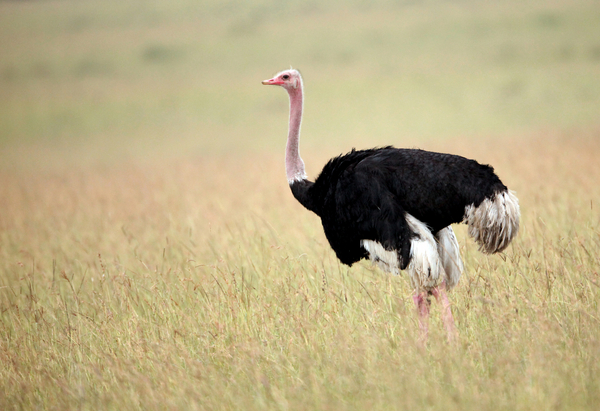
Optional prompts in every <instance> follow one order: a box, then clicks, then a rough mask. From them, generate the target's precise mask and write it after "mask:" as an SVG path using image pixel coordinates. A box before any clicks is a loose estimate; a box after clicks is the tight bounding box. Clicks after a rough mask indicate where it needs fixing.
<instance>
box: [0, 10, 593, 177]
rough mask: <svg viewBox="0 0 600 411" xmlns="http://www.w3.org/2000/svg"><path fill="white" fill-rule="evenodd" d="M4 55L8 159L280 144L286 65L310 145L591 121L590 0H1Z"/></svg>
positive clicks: (148, 158) (191, 152)
mask: <svg viewBox="0 0 600 411" xmlns="http://www.w3.org/2000/svg"><path fill="white" fill-rule="evenodd" d="M0 56H1V57H0V153H1V155H0V167H2V168H3V169H19V168H23V169H34V170H35V169H38V168H48V167H49V168H53V167H56V166H63V165H65V164H66V165H76V164H78V165H85V164H112V163H119V162H122V161H141V162H153V161H162V160H164V159H173V158H175V159H177V158H181V157H186V156H188V157H189V156H194V157H197V156H219V155H223V154H224V153H228V152H233V153H241V154H245V153H259V152H262V153H264V152H277V153H283V147H284V141H285V136H286V131H287V110H288V102H287V96H285V93H284V92H283V91H282V90H274V89H272V88H267V87H263V86H262V85H261V84H260V82H261V80H263V79H266V78H270V77H271V76H272V75H273V74H275V73H276V72H277V71H279V70H282V69H285V68H288V67H290V66H293V67H294V68H298V69H300V70H301V71H302V73H303V75H304V78H305V84H306V93H307V96H306V102H305V121H304V124H303V137H302V139H303V140H302V143H301V144H302V145H303V147H304V148H306V149H307V150H312V151H316V150H320V149H321V148H323V147H327V148H328V149H330V150H331V152H332V153H336V152H338V151H345V150H348V149H349V148H350V147H352V146H357V147H366V146H377V145H384V144H385V145H387V144H393V145H396V146H408V147H411V146H420V147H422V146H424V147H425V148H426V147H427V145H428V144H429V142H431V141H440V140H448V139H452V138H457V137H460V138H461V139H462V138H478V139H485V138H494V139H498V138H504V137H506V136H509V135H510V136H520V135H530V134H531V133H534V134H535V133H540V132H541V133H544V132H545V131H547V130H553V131H555V130H558V131H559V132H560V131H564V130H566V131H574V130H575V131H577V130H581V129H597V127H598V124H599V123H600V121H599V113H600V3H598V1H592V0H549V1H543V2H540V1H523V0H518V1H517V0H499V1H493V2H491V1H485V2H484V1H479V0H454V1H444V0H439V1H435V0H432V1H419V0H412V1H387V0H371V1H362V0H351V1H329V2H323V1H305V0H303V1H294V0H290V1H281V0H278V1H275V0H254V1H235V0H234V1H222V0H219V1H216V0H215V1H212V0H204V1H188V0H170V1H166V0H156V1H135V0H132V1H126V2H123V1H113V0H103V1H91V0H90V1H79V0H77V1H76V0H53V1H1V2H0ZM309 171H310V170H309ZM314 172H316V170H313V172H312V173H309V174H311V175H313V174H314Z"/></svg>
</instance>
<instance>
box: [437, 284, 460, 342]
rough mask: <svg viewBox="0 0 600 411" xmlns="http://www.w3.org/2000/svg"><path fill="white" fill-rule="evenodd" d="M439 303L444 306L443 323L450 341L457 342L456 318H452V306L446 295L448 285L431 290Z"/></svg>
mask: <svg viewBox="0 0 600 411" xmlns="http://www.w3.org/2000/svg"><path fill="white" fill-rule="evenodd" d="M431 294H433V295H434V297H435V299H436V300H437V301H438V303H441V304H442V321H443V323H444V327H445V328H446V332H447V333H448V341H450V342H452V341H454V340H456V327H455V326H454V317H453V316H452V306H451V304H450V300H449V299H448V294H447V293H446V284H445V283H442V284H441V285H439V286H438V287H435V288H434V289H433V290H431Z"/></svg>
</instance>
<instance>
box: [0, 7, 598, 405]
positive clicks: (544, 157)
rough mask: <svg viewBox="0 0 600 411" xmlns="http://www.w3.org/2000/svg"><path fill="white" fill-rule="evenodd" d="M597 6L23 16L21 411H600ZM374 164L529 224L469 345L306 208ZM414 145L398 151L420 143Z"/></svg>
mask: <svg viewBox="0 0 600 411" xmlns="http://www.w3.org/2000/svg"><path fill="white" fill-rule="evenodd" d="M599 19H600V10H599V9H598V7H597V5H596V4H595V3H594V2H587V1H577V2H562V1H555V2H548V3H546V4H544V5H539V4H537V3H533V2H531V3H529V2H519V3H518V7H516V3H514V2H510V1H502V2H496V3H494V4H480V3H479V2H471V1H463V2H452V3H447V2H424V3H419V2H415V3H411V4H404V5H396V4H393V3H387V2H384V1H381V2H375V3H369V4H366V3H365V4H362V3H360V2H354V3H341V2H333V3H328V4H327V5H325V4H321V3H314V4H311V3H305V2H290V3H280V2H269V1H264V2H258V1H257V2H253V3H236V2H230V3H222V2H214V3H213V2H210V1H207V2H203V3H200V4H198V3H194V2H185V1H178V2H154V3H152V4H145V3H135V2H126V3H123V2H102V3H100V2H91V1H90V2H83V3H82V2H73V1H51V2H0V38H3V39H4V40H3V42H2V43H0V52H1V54H2V60H1V61H0V150H1V153H2V154H1V155H0V210H2V211H1V212H0V312H1V314H0V408H1V409H7V410H10V409H149V410H152V409H214V410H218V409H332V410H333V409H335V410H352V409H365V408H370V409H373V410H379V409H386V410H387V409H417V408H426V409H432V410H433V409H449V410H452V409H456V410H465V409H477V410H488V409H489V410H498V409H500V410H504V409H511V410H529V409H570V410H587V409H595V408H596V404H598V402H599V400H600V379H599V377H600V375H599V374H600V366H599V364H600V348H599V347H600V331H599V330H600V327H599V326H598V325H599V324H598V322H599V321H600V312H599V311H600V310H599V307H598V304H599V301H600V293H599V287H600V282H599V281H600V278H599V276H600V275H599V272H600V262H599V260H598V255H600V219H599V218H598V215H599V214H598V207H599V203H600V201H599V200H600V189H599V188H598V186H597V182H598V181H599V180H600V166H599V165H598V162H597V157H598V153H600V138H599V136H600V131H599V128H598V122H597V113H598V109H599V108H600V93H599V91H600V90H599V89H598V87H599V83H598V81H597V78H598V74H599V71H600V66H599V64H600V59H599V58H598V44H599V43H598V40H597V39H598V38H600V37H599V36H598V35H597V34H598V27H600V26H599V25H598V21H599ZM290 63H292V64H293V65H294V66H298V67H299V68H300V69H301V70H303V73H304V76H305V80H306V83H307V93H308V94H307V101H306V110H305V111H306V119H305V123H304V125H303V141H302V145H303V147H302V153H303V155H304V157H305V160H306V163H307V169H308V172H309V174H310V175H313V176H314V175H315V174H316V173H317V172H318V170H319V167H320V166H321V165H322V164H323V163H324V162H325V161H326V160H327V158H329V157H331V156H333V155H335V154H338V153H339V152H340V151H344V150H348V149H349V148H350V147H352V146H358V147H367V146H374V145H382V144H390V143H392V144H395V145H397V146H419V147H423V148H427V149H431V150H436V151H446V152H452V153H457V154H461V155H464V156H467V157H472V158H476V159H478V160H479V161H480V162H483V163H490V164H493V165H494V167H495V169H496V171H497V172H498V174H499V175H500V177H501V178H502V179H503V181H504V182H505V183H506V184H507V185H509V186H510V188H512V189H514V190H516V191H517V193H518V196H519V199H520V201H521V208H522V214H523V217H522V227H521V231H520V234H519V236H518V238H517V239H516V240H515V242H514V243H513V245H512V246H511V247H509V249H508V250H507V251H506V252H505V253H503V254H501V255H498V256H491V257H489V256H484V255H482V254H480V253H478V252H477V250H476V246H475V245H474V244H473V242H472V241H471V240H470V239H468V238H467V234H466V230H465V229H464V227H462V226H457V227H456V230H457V235H458V237H459V242H460V244H461V250H462V254H463V257H464V261H465V266H466V272H465V274H464V276H463V278H462V279H461V281H460V283H459V285H458V286H457V288H456V289H455V290H454V291H453V292H452V294H451V299H452V302H453V304H454V305H453V310H454V314H455V318H456V321H457V326H458V330H459V337H458V341H457V343H456V345H454V346H452V345H448V344H447V343H446V341H445V335H444V332H443V330H442V326H441V323H440V318H439V312H438V310H436V308H437V307H434V310H433V318H432V324H431V336H430V340H429V344H428V345H427V347H426V348H425V349H423V348H421V347H419V344H418V326H417V322H416V315H415V309H414V306H413V302H412V295H411V292H412V291H411V289H410V286H409V284H408V281H407V280H406V278H404V277H392V276H388V275H386V274H383V273H381V272H380V271H378V270H377V269H375V268H373V267H372V266H371V265H370V264H369V263H367V262H363V263H359V264H356V265H355V266H353V267H351V268H348V267H345V266H341V265H340V264H339V262H338V261H337V259H336V258H335V255H334V254H333V252H332V251H331V250H330V248H329V246H328V244H327V241H326V239H325V237H324V235H323V233H322V229H321V227H320V222H319V220H318V218H317V217H315V216H314V215H312V214H311V213H309V212H307V211H306V210H303V209H301V207H300V206H299V205H298V204H297V203H296V202H295V200H294V199H293V197H292V196H291V194H290V193H289V189H288V188H287V186H286V184H285V177H284V170H283V164H282V162H283V145H284V142H283V138H284V136H285V131H286V119H287V100H286V96H285V94H284V93H283V92H282V91H281V90H274V89H271V88H266V87H262V86H260V84H259V82H260V81H261V80H263V79H265V78H268V77H270V76H271V75H272V74H273V73H274V72H276V71H278V70H280V69H282V68H285V67H286V66H289V64H290ZM399 136H400V137H399Z"/></svg>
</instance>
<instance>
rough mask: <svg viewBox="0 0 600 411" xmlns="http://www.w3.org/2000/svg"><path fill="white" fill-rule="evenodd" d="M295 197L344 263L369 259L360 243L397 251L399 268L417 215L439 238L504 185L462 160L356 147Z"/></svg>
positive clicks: (300, 184)
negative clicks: (410, 219)
mask: <svg viewBox="0 0 600 411" xmlns="http://www.w3.org/2000/svg"><path fill="white" fill-rule="evenodd" d="M290 188H291V190H292V193H293V194H294V197H295V198H296V199H297V200H298V201H299V202H300V203H301V204H302V205H303V206H304V207H306V208H307V209H309V210H311V211H313V212H314V213H315V214H317V215H318V216H319V217H321V221H322V223H323V228H324V231H325V235H326V237H327V239H328V241H329V243H330V244H331V247H332V248H333V250H334V251H335V253H336V255H337V257H338V258H339V259H340V261H341V262H342V263H344V264H347V265H352V264H353V263H355V262H356V261H358V260H360V259H362V258H365V257H368V254H367V252H366V251H365V250H364V248H362V247H361V243H360V242H361V240H364V239H367V240H374V241H377V242H379V243H381V244H382V245H383V246H384V248H385V249H387V250H397V251H398V253H399V256H400V262H401V265H400V269H405V268H406V265H407V264H408V262H409V252H410V240H411V238H412V237H413V236H414V235H415V233H413V232H412V231H411V230H410V228H409V226H408V224H407V222H406V219H405V218H404V213H405V212H406V213H409V214H411V215H413V216H414V217H415V218H417V219H418V220H420V221H422V222H423V223H425V224H426V225H427V226H428V227H429V228H430V229H431V231H432V232H433V233H434V234H435V233H437V232H438V231H439V230H440V229H442V228H444V227H446V226H449V225H450V224H453V223H459V222H461V221H462V220H463V218H464V214H465V207H466V206H468V205H473V206H474V207H477V206H479V204H480V203H481V202H482V201H483V200H484V199H485V198H489V199H491V198H493V196H494V195H495V194H497V193H499V192H502V191H505V190H506V189H507V188H506V186H505V185H504V184H502V182H501V181H500V179H499V178H498V177H497V176H496V174H494V169H493V168H492V167H490V166H487V165H482V164H479V163H477V162H476V161H474V160H469V159H466V158H464V157H461V156H457V155H451V154H442V153H435V152H430V151H424V150H418V149H397V148H393V147H384V148H376V149H370V150H359V151H357V150H352V151H351V152H350V153H348V154H346V155H341V156H339V157H335V158H333V159H331V160H330V161H329V162H328V163H327V164H326V165H325V167H324V168H323V171H322V172H321V174H320V175H319V176H318V177H317V179H316V180H315V182H314V183H313V182H310V181H307V180H300V181H294V182H292V183H291V184H290Z"/></svg>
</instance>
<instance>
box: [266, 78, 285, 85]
mask: <svg viewBox="0 0 600 411" xmlns="http://www.w3.org/2000/svg"><path fill="white" fill-rule="evenodd" d="M262 83H263V84H264V85H267V86H281V85H282V84H283V81H281V80H277V78H276V77H274V78H272V79H270V80H264V81H263V82H262Z"/></svg>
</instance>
